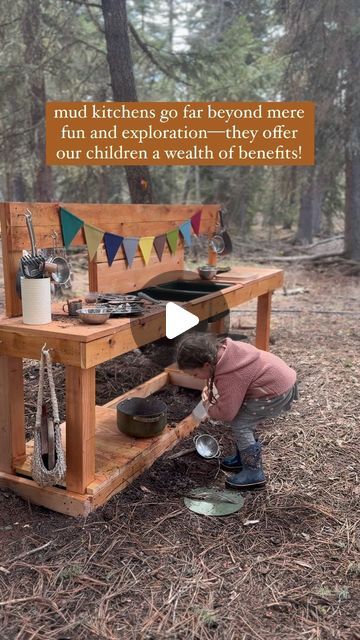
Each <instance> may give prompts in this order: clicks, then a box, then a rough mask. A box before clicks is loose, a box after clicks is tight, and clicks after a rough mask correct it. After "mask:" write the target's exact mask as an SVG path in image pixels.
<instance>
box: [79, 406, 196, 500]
mask: <svg viewBox="0 0 360 640" xmlns="http://www.w3.org/2000/svg"><path fill="white" fill-rule="evenodd" d="M196 427H197V424H196V423H195V422H194V421H193V419H192V418H191V416H188V417H187V418H185V419H184V420H182V421H181V422H179V424H178V425H177V427H175V428H174V429H170V428H168V427H167V428H166V430H165V432H163V433H162V434H160V436H158V437H157V438H156V439H155V438H154V439H153V441H155V440H157V441H158V443H156V447H155V446H154V447H153V448H152V449H151V448H150V449H148V450H147V451H146V452H144V453H143V454H142V459H141V463H142V464H141V465H139V466H137V464H136V465H135V463H133V467H132V465H131V464H129V465H128V466H127V469H119V472H118V474H117V475H114V476H113V477H112V478H111V479H110V480H105V481H103V482H101V483H98V484H96V483H93V484H92V485H91V486H90V487H89V488H88V489H89V490H90V491H91V492H92V497H93V503H92V504H93V506H94V508H95V507H98V506H100V505H102V504H104V503H105V502H107V501H108V500H109V499H110V498H111V497H112V496H113V495H115V494H116V493H118V492H119V491H122V490H123V489H124V488H125V487H126V486H127V485H128V484H129V483H130V482H132V481H133V480H134V479H135V478H137V477H138V476H139V475H141V473H143V471H145V469H147V468H148V467H150V466H151V465H152V464H153V462H154V461H155V460H156V459H157V458H159V457H160V456H161V455H162V454H163V453H165V451H167V450H169V449H171V448H172V447H174V446H175V444H177V442H178V441H179V440H181V439H182V438H186V437H187V436H188V435H190V433H191V432H192V431H194V429H196Z"/></svg>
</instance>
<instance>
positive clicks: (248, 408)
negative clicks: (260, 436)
mask: <svg viewBox="0 0 360 640" xmlns="http://www.w3.org/2000/svg"><path fill="white" fill-rule="evenodd" d="M297 398H298V391H297V384H296V383H295V384H294V386H293V387H291V389H290V390H289V391H287V392H286V393H283V394H282V395H281V396H275V397H274V398H251V399H250V398H249V399H248V400H245V402H243V404H242V405H241V408H240V411H239V413H238V414H237V416H236V417H235V418H234V420H232V421H231V422H230V425H231V428H232V431H233V434H234V438H235V442H236V444H237V447H238V449H239V451H243V450H244V449H246V448H247V447H249V446H250V445H252V444H254V443H255V436H254V429H255V427H256V425H257V424H258V423H259V422H261V421H262V420H266V419H267V418H276V416H278V415H279V414H280V413H281V412H282V411H288V410H289V409H290V408H291V405H292V401H293V400H297Z"/></svg>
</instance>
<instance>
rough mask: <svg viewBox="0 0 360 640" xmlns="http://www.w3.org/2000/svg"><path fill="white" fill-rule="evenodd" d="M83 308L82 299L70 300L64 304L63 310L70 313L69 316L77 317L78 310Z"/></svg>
mask: <svg viewBox="0 0 360 640" xmlns="http://www.w3.org/2000/svg"><path fill="white" fill-rule="evenodd" d="M78 309H82V301H81V300H68V302H65V304H63V311H66V313H68V314H69V316H76V317H77V313H76V312H77V310H78Z"/></svg>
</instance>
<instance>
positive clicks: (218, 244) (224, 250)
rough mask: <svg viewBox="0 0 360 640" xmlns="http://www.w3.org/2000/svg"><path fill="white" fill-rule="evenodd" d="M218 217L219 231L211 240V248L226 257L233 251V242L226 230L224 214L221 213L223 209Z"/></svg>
mask: <svg viewBox="0 0 360 640" xmlns="http://www.w3.org/2000/svg"><path fill="white" fill-rule="evenodd" d="M218 216H219V223H218V226H219V229H218V230H217V231H216V232H215V233H214V235H213V236H212V238H211V239H210V247H211V248H212V250H213V251H215V253H218V254H221V255H223V256H226V255H229V254H230V253H231V252H232V250H233V246H232V240H231V238H230V235H229V233H228V232H227V231H226V228H225V225H224V218H223V212H222V211H221V209H220V211H219V212H218Z"/></svg>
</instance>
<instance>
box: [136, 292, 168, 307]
mask: <svg viewBox="0 0 360 640" xmlns="http://www.w3.org/2000/svg"><path fill="white" fill-rule="evenodd" d="M137 296H138V298H142V299H143V300H147V301H148V302H152V303H153V304H158V305H160V306H161V307H165V306H166V302H162V301H160V300H155V298H152V297H151V296H148V294H147V293H143V292H142V291H139V292H138V293H137Z"/></svg>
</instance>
